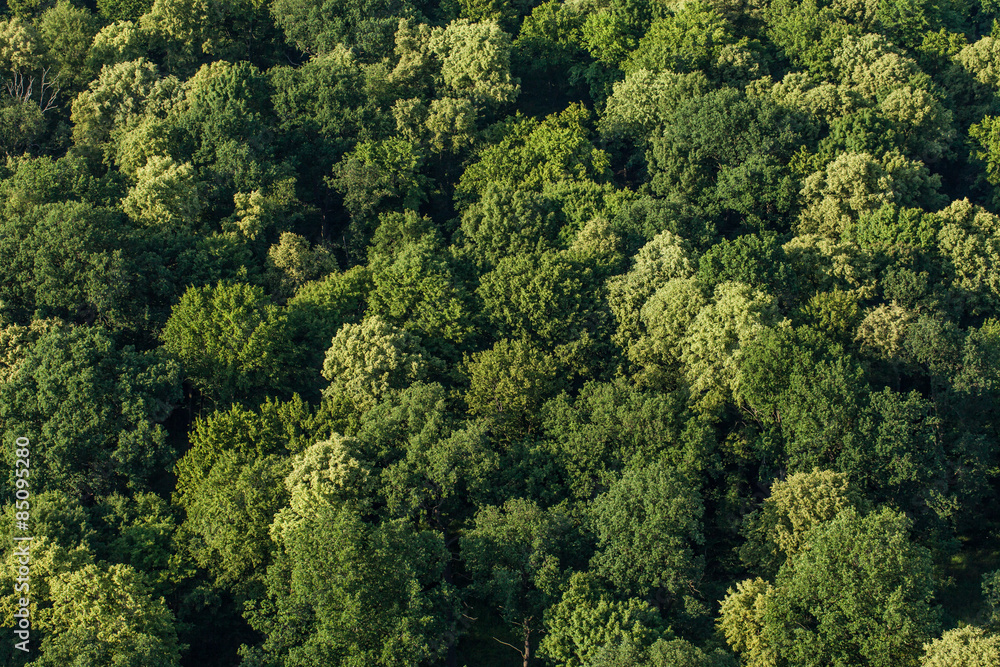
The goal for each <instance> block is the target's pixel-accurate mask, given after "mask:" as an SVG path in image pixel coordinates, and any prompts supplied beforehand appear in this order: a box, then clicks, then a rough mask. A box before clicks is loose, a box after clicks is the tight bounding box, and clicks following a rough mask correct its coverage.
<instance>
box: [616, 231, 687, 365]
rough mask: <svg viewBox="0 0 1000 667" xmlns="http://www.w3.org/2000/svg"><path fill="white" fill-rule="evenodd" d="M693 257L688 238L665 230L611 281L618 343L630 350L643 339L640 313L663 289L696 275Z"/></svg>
mask: <svg viewBox="0 0 1000 667" xmlns="http://www.w3.org/2000/svg"><path fill="white" fill-rule="evenodd" d="M690 255H691V249H690V247H689V244H688V243H687V242H686V241H685V240H684V239H682V238H681V237H679V236H677V235H676V234H674V233H672V232H669V231H663V232H660V233H659V234H657V235H656V236H654V237H653V239H652V240H651V241H649V243H647V244H646V245H644V246H643V247H642V248H640V249H639V252H638V253H637V254H636V255H635V257H634V258H633V260H632V267H631V268H630V269H629V271H628V272H627V273H625V274H624V275H621V276H616V277H614V278H611V279H610V280H608V305H609V306H610V308H611V311H612V312H613V313H614V315H615V319H617V320H618V331H617V332H616V334H615V342H617V343H618V345H619V346H620V347H622V348H623V349H625V350H629V348H630V347H631V346H632V345H633V344H635V343H636V342H637V341H638V340H639V339H640V338H641V337H642V335H643V331H642V325H641V314H640V313H641V311H642V308H643V307H644V305H645V304H646V302H647V300H648V299H649V298H650V297H652V296H653V294H655V293H656V291H657V290H658V289H659V288H660V287H662V286H664V285H666V284H667V283H668V282H669V281H671V280H675V279H676V280H680V279H685V278H690V277H691V276H693V275H694V271H695V266H694V263H693V262H692V260H691V256H690Z"/></svg>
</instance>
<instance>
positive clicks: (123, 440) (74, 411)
mask: <svg viewBox="0 0 1000 667" xmlns="http://www.w3.org/2000/svg"><path fill="white" fill-rule="evenodd" d="M29 340H30V343H29V344H28V345H26V346H25V347H22V348H21V350H20V352H19V353H17V356H16V357H15V359H16V361H15V362H14V367H13V368H12V369H11V372H10V374H9V375H8V377H7V378H6V380H5V381H4V382H3V383H2V384H0V397H2V400H0V406H2V408H0V423H2V424H3V432H4V452H5V457H6V460H7V461H8V462H9V463H11V465H10V467H9V469H10V471H11V472H10V477H9V478H8V480H9V481H8V482H7V485H8V486H7V488H8V489H12V488H13V487H12V485H13V483H14V482H13V476H14V472H13V471H14V466H13V460H14V441H15V438H18V437H26V438H29V439H30V440H31V442H33V443H37V445H36V447H35V448H34V449H33V451H32V457H33V458H34V460H35V464H36V466H37V467H34V468H33V472H34V475H33V476H32V488H33V489H34V490H35V491H36V492H41V491H44V490H46V489H53V490H56V489H58V490H63V491H67V492H70V493H78V494H88V493H94V492H106V491H110V490H125V489H129V488H131V489H136V490H142V489H145V488H147V485H148V484H149V483H150V482H151V481H152V480H153V479H154V478H158V477H159V476H160V475H161V474H162V472H163V471H164V470H165V469H166V468H167V467H168V466H169V465H170V463H172V461H173V448H172V447H171V446H170V445H169V444H168V443H167V438H166V432H165V431H164V429H163V427H162V426H161V422H163V420H165V419H166V418H167V416H168V415H169V414H170V413H171V411H172V410H173V408H174V407H175V406H176V405H177V404H178V402H179V400H180V387H179V382H180V377H179V372H178V368H177V365H176V363H174V362H173V361H171V360H169V359H168V358H166V357H165V355H163V354H162V352H161V351H159V350H151V351H147V352H139V351H137V350H136V349H135V348H133V347H132V346H129V345H121V344H119V343H117V342H116V341H115V339H114V337H113V336H112V335H111V334H110V333H108V332H107V331H105V330H103V329H101V328H100V327H73V326H58V325H57V326H53V327H51V328H48V329H47V330H44V331H39V332H38V333H36V334H34V335H33V336H31V338H30V339H29ZM5 352H6V351H5ZM6 354H9V353H5V356H6Z"/></svg>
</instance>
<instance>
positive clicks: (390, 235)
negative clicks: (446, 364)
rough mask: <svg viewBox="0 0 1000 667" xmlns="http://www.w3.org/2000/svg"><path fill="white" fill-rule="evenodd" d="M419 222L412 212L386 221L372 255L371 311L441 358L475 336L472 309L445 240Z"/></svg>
mask: <svg viewBox="0 0 1000 667" xmlns="http://www.w3.org/2000/svg"><path fill="white" fill-rule="evenodd" d="M418 220H419V219H418V218H417V216H416V213H414V212H413V211H407V212H406V213H403V214H386V215H384V216H383V218H382V222H381V224H380V225H379V229H378V231H377V232H376V234H375V238H374V239H373V243H372V246H371V247H370V248H369V253H368V254H369V261H368V266H369V268H370V269H371V271H372V280H373V282H374V290H372V292H371V294H370V296H369V308H370V309H371V310H372V312H378V313H380V315H381V316H382V317H385V318H386V320H388V321H390V322H392V323H393V324H395V325H398V326H401V327H403V328H405V329H407V330H409V331H413V332H415V333H419V334H420V335H421V337H422V338H423V339H424V340H425V341H426V345H427V346H428V347H430V348H431V349H432V350H433V351H435V352H438V353H439V354H441V353H443V352H446V351H448V348H449V347H451V346H452V345H462V344H463V343H464V342H465V340H467V339H468V338H469V337H470V336H471V334H472V332H473V331H474V328H473V327H474V325H473V317H472V313H471V310H472V308H471V306H470V297H469V294H468V293H467V292H466V290H465V288H464V285H462V283H461V282H460V280H459V278H458V276H456V271H455V269H454V268H453V264H452V262H450V261H449V257H448V253H447V251H446V249H445V246H444V242H443V240H442V239H441V236H440V234H438V233H437V231H436V230H434V229H433V228H431V227H429V226H427V221H426V220H425V221H423V222H420V221H418ZM422 226H426V227H425V230H420V231H417V230H418V229H419V228H420V227H422Z"/></svg>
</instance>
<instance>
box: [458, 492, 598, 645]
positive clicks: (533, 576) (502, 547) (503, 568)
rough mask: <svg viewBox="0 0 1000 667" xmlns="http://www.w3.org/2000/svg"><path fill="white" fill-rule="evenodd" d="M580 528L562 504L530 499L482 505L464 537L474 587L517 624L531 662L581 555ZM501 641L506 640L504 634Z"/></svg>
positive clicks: (516, 632)
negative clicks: (548, 505)
mask: <svg viewBox="0 0 1000 667" xmlns="http://www.w3.org/2000/svg"><path fill="white" fill-rule="evenodd" d="M580 542H581V540H580V536H579V531H578V528H577V527H576V526H575V525H574V522H573V520H572V519H571V517H569V516H568V515H567V514H566V512H565V511H563V510H562V509H561V508H554V509H551V510H545V509H543V508H541V507H539V506H538V505H537V504H536V503H534V502H533V501H530V500H524V499H512V500H508V501H507V502H505V503H504V504H503V505H502V506H492V505H491V506H486V507H482V508H481V509H480V510H479V511H478V512H477V514H476V518H475V525H474V527H473V528H472V529H471V530H469V531H467V532H466V533H465V534H464V535H463V536H462V538H461V551H462V558H463V560H464V561H465V563H466V566H467V567H468V570H469V571H470V572H471V573H472V574H473V576H474V577H475V581H476V583H475V584H474V586H473V587H474V589H475V591H476V593H477V594H478V595H481V596H483V597H484V598H486V599H487V600H488V601H489V602H490V604H491V605H493V606H494V607H495V608H496V609H497V611H498V612H499V614H500V616H501V618H503V620H504V621H505V622H506V623H507V624H508V625H509V626H510V627H511V632H512V634H514V635H515V636H516V637H517V639H518V640H520V642H519V643H520V646H515V647H514V648H515V649H516V650H518V651H520V652H521V655H522V657H523V659H524V661H525V662H526V663H527V662H528V660H529V658H530V657H531V656H532V653H533V652H532V649H533V647H536V646H537V639H535V640H534V641H533V638H534V637H536V636H537V635H538V634H540V633H539V631H540V629H541V624H542V615H543V613H544V611H545V609H547V608H548V607H549V606H550V605H552V604H553V603H554V602H556V601H557V600H558V599H559V597H561V596H560V595H559V589H560V586H562V585H563V584H564V583H565V582H566V580H567V579H568V575H567V568H568V566H570V565H571V564H573V563H575V562H577V561H579V552H578V550H580V549H581V547H582V546H583V545H582V544H581V543H580ZM497 641H500V640H499V639H498V640H497Z"/></svg>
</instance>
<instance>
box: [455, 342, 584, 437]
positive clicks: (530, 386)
mask: <svg viewBox="0 0 1000 667" xmlns="http://www.w3.org/2000/svg"><path fill="white" fill-rule="evenodd" d="M466 367H467V369H468V370H467V373H468V375H469V382H470V386H469V390H468V393H466V395H465V401H466V403H467V404H468V406H469V412H470V413H471V414H473V415H478V416H483V417H489V418H492V419H493V420H494V421H495V422H496V423H497V425H498V426H499V427H501V429H503V430H512V431H514V432H518V431H521V430H525V429H529V430H530V428H531V427H532V426H533V425H535V424H537V422H538V409H539V408H540V407H541V406H542V404H543V403H544V402H545V401H546V400H547V399H548V398H551V397H552V396H553V395H555V394H556V393H558V392H559V390H560V389H562V388H563V387H564V386H565V381H564V379H563V377H562V373H561V372H560V370H561V369H560V364H559V363H558V361H557V360H556V359H555V358H553V357H552V355H549V354H545V353H544V352H542V351H540V350H539V349H538V348H537V347H535V346H533V345H531V344H530V343H527V342H525V341H523V340H519V339H514V340H510V339H506V338H505V339H503V340H500V341H498V342H497V343H496V345H494V346H493V347H492V348H490V349H488V350H484V351H482V352H478V353H476V354H474V355H472V356H471V357H469V358H468V359H467V360H466Z"/></svg>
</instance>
